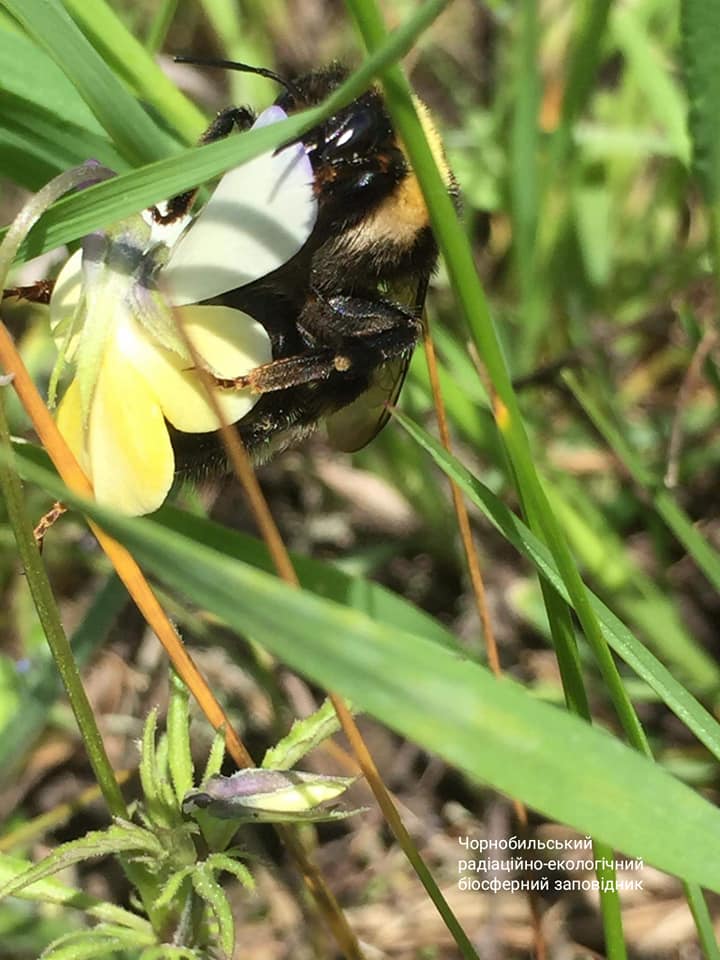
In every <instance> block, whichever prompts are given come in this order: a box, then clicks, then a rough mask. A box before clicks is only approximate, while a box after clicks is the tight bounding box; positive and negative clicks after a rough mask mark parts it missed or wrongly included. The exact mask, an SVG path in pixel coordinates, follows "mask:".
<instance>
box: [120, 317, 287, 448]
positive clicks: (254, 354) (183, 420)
mask: <svg viewBox="0 0 720 960" xmlns="http://www.w3.org/2000/svg"><path fill="white" fill-rule="evenodd" d="M182 319H183V322H184V324H185V329H186V331H187V334H188V336H189V337H190V338H191V340H192V342H193V344H194V345H195V348H196V349H197V351H198V353H199V354H200V356H201V357H202V358H203V360H204V361H205V363H206V364H207V366H208V367H209V368H210V369H211V370H213V371H214V372H215V373H216V374H217V375H218V376H222V377H237V376H241V375H243V374H245V373H247V372H248V371H249V370H252V369H253V368H254V367H257V366H259V365H260V364H262V363H267V362H268V361H269V360H271V359H272V352H271V347H270V338H269V337H268V335H267V333H266V332H265V330H264V329H263V327H262V326H261V325H260V324H259V323H257V322H256V321H255V320H253V319H252V317H249V316H248V315H247V314H245V313H242V312H241V311H240V310H234V309H232V308H230V307H221V306H202V307H197V306H196V307H184V308H182ZM118 346H119V349H120V350H122V351H123V353H124V354H125V356H126V357H127V359H128V360H129V361H130V363H132V364H133V365H134V366H135V368H136V369H137V370H138V371H139V372H141V373H142V375H143V376H144V377H145V379H146V380H147V381H148V383H150V384H151V385H152V390H153V391H154V393H155V397H156V402H157V403H159V404H160V406H161V407H162V410H163V413H164V414H165V416H166V417H167V419H168V420H169V421H170V423H172V424H173V426H175V427H177V429H178V430H182V431H183V432H185V433H205V432H207V431H210V430H217V429H218V428H219V426H220V425H219V423H218V421H217V417H216V416H215V412H214V410H213V408H212V406H211V405H210V402H209V400H208V398H207V394H206V392H205V388H204V386H203V384H202V381H201V379H200V376H199V374H198V372H197V371H196V370H193V369H189V367H190V363H189V361H188V360H184V359H183V358H182V357H179V356H177V354H174V353H172V352H171V351H170V350H166V349H164V348H162V347H160V346H158V345H157V344H156V343H154V342H153V341H152V340H151V339H150V337H149V336H148V335H147V334H146V333H145V331H144V330H143V329H142V327H140V325H139V324H137V323H135V322H131V323H123V325H122V329H121V330H119V331H118ZM217 397H218V400H219V403H220V409H221V410H222V413H223V417H224V418H225V420H226V422H227V423H235V422H236V421H237V420H239V419H240V418H241V417H244V416H245V414H246V413H247V412H248V411H249V410H251V409H252V407H253V406H254V405H255V404H256V403H257V401H258V399H259V397H258V396H257V395H255V394H251V393H250V391H249V390H218V391H217Z"/></svg>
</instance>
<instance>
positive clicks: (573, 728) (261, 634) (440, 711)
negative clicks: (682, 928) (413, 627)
mask: <svg viewBox="0 0 720 960" xmlns="http://www.w3.org/2000/svg"><path fill="white" fill-rule="evenodd" d="M32 473H33V475H35V476H38V477H39V476H41V473H40V471H38V470H37V468H33V470H32ZM43 479H44V483H45V484H46V485H47V486H48V487H49V488H50V489H51V491H52V492H53V493H54V494H55V495H56V496H62V498H63V499H64V500H66V502H70V503H73V504H79V503H80V498H78V497H76V496H74V495H72V494H70V493H69V492H68V493H65V492H63V493H61V489H62V488H61V486H60V485H59V484H57V483H56V482H54V481H53V479H52V477H49V476H47V475H43ZM84 511H85V512H87V513H88V514H89V515H90V516H92V517H93V518H94V519H96V520H97V521H98V522H99V523H100V524H101V526H102V527H103V528H104V529H106V530H107V531H108V532H109V533H111V534H112V535H113V536H115V537H116V538H117V539H119V540H120V541H121V542H123V543H125V545H126V546H128V548H129V549H130V550H131V551H132V552H133V553H134V554H135V556H136V557H137V559H138V560H139V561H140V562H142V563H144V564H145V565H146V566H147V568H148V569H149V570H151V571H152V572H153V573H154V574H155V575H156V576H157V577H159V578H160V580H161V581H162V582H164V583H165V584H166V585H167V586H169V587H172V588H173V589H176V590H179V591H181V592H182V593H184V594H185V595H186V596H187V597H188V598H189V599H190V600H192V601H193V602H197V603H201V604H203V606H205V607H206V608H207V609H209V610H212V611H213V612H214V613H216V614H217V615H218V616H219V617H220V618H221V619H223V620H224V621H226V622H227V623H228V624H229V625H231V626H233V627H234V628H235V629H236V630H237V631H238V632H239V633H241V634H245V633H250V634H252V636H253V637H254V638H257V640H258V641H259V642H260V643H262V644H263V645H264V646H266V647H267V648H268V649H269V650H270V651H271V652H273V653H274V654H275V655H276V656H280V657H282V658H283V659H284V660H285V661H286V662H287V663H289V664H290V665H291V666H292V667H294V668H295V669H297V670H300V671H301V672H302V673H303V674H305V675H306V676H308V677H311V678H312V679H313V680H315V681H316V682H318V683H321V684H323V685H324V686H326V687H328V688H330V689H335V690H338V691H339V692H340V693H342V694H343V695H345V696H347V697H349V698H350V699H351V700H352V701H353V702H354V703H355V704H356V705H357V706H358V707H363V708H365V709H367V710H368V711H369V712H370V713H372V714H373V715H374V716H376V717H377V718H378V719H380V720H382V721H383V722H385V723H387V724H388V725H389V726H391V727H392V728H393V729H395V730H397V731H399V732H400V733H402V734H403V735H405V736H408V737H410V738H411V739H413V740H414V741H415V742H417V743H419V744H421V745H422V746H423V747H425V748H426V749H428V750H430V751H432V752H435V753H438V754H440V755H441V756H443V757H444V758H445V759H446V760H448V761H449V762H450V763H452V764H455V765H456V766H457V767H458V768H459V769H461V770H463V771H465V772H466V773H467V774H468V775H470V776H471V777H473V778H475V779H477V780H480V781H482V782H486V783H490V784H492V785H493V786H495V787H496V788H497V789H499V790H502V791H503V792H505V793H507V794H509V795H510V796H513V797H517V798H518V799H519V800H522V801H523V802H524V803H526V804H528V806H530V807H532V808H534V809H536V810H539V811H540V812H542V813H544V814H546V815H547V816H549V817H552V818H554V819H557V820H560V821H562V822H565V823H568V824H569V825H571V826H573V827H574V828H576V829H578V830H580V831H581V832H584V833H589V834H592V835H593V836H596V837H598V838H600V839H602V840H603V841H604V842H606V843H608V844H610V845H612V846H613V847H615V848H618V849H620V850H622V851H623V852H624V853H626V854H628V855H631V856H635V857H643V858H644V859H646V860H647V861H649V862H650V863H652V864H653V865H655V866H656V867H658V868H659V869H662V870H666V871H668V872H670V873H674V874H677V875H679V876H682V877H683V878H685V879H688V880H691V881H695V882H697V883H700V884H701V885H703V886H706V887H708V888H710V889H713V890H720V813H719V812H718V811H717V810H716V809H715V808H714V807H713V806H712V805H711V804H709V803H708V802H707V801H706V800H704V799H703V798H702V797H700V796H699V795H698V794H697V793H695V792H694V791H693V790H691V789H690V788H689V787H687V786H685V785H684V784H682V783H680V782H679V781H677V780H676V779H675V778H674V777H672V776H670V775H669V774H668V773H666V772H665V771H663V770H662V769H660V768H659V767H657V766H655V765H654V764H653V763H651V762H650V761H649V760H647V759H645V758H644V757H643V756H641V755H640V754H638V753H637V752H636V751H634V750H631V749H630V748H628V747H626V746H625V745H624V744H622V743H620V742H619V741H617V740H615V739H613V738H612V737H611V736H610V735H609V734H608V733H607V732H605V731H603V730H601V729H597V728H593V727H590V726H588V725H587V724H586V723H584V722H582V721H580V720H578V719H577V718H576V717H573V716H570V715H568V714H567V713H565V712H564V711H562V710H559V709H556V708H554V707H550V706H548V705H547V704H544V703H541V702H538V701H537V700H536V699H534V698H533V697H532V696H530V695H529V694H528V693H527V691H525V690H524V689H523V688H522V687H520V686H519V685H518V684H516V683H514V682H512V681H510V680H497V679H496V678H494V677H493V676H492V675H491V674H490V673H489V671H487V670H485V669H484V668H483V667H480V666H478V665H477V664H474V663H470V662H468V661H467V660H465V659H463V658H462V657H461V656H458V655H457V654H456V653H453V652H451V651H449V650H448V649H446V648H445V647H442V646H440V645H438V644H436V643H433V642H431V641H428V640H427V639H425V638H423V637H420V636H417V635H413V634H411V633H408V632H406V631H402V630H398V629H396V628H391V627H388V626H387V625H385V624H383V623H382V622H379V621H376V620H372V619H370V618H369V617H367V616H366V615H364V614H361V613H358V612H357V611H353V610H348V609H345V608H343V607H341V606H339V605H338V604H336V603H332V602H330V601H327V600H323V599H321V598H319V597H316V596H314V595H312V594H309V593H307V592H306V591H304V590H292V589H290V588H289V587H288V586H287V585H285V584H283V583H280V582H279V581H278V580H276V579H275V578H274V577H270V576H268V575H267V574H264V573H262V572H260V571H258V570H255V569H252V568H250V567H248V566H247V565H246V564H244V563H241V562H240V561H238V560H236V559H234V558H230V557H227V556H225V555H223V554H221V553H218V552H216V551H214V550H210V549H208V548H207V547H204V546H201V545H199V544H197V543H194V542H193V541H191V540H188V539H186V538H183V537H180V536H178V535H177V534H173V533H171V532H170V531H168V530H167V529H163V528H162V527H159V526H158V525H157V524H156V523H154V522H153V521H152V520H149V519H143V520H139V519H129V518H125V517H119V516H116V515H113V514H112V513H110V512H109V511H107V510H104V509H102V508H100V507H98V506H97V505H96V504H91V503H85V504H84ZM339 638H341V642H338V641H339ZM479 743H480V744H482V750H478V749H477V745H478V744H479Z"/></svg>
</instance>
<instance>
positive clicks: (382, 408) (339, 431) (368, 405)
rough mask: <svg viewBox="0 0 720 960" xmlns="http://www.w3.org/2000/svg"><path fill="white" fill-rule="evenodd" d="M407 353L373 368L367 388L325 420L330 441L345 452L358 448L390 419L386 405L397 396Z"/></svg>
mask: <svg viewBox="0 0 720 960" xmlns="http://www.w3.org/2000/svg"><path fill="white" fill-rule="evenodd" d="M409 363H410V356H409V355H408V356H407V357H398V358H397V359H395V360H389V361H388V362H387V363H384V364H383V365H382V366H381V367H378V369H377V370H376V371H375V376H374V377H373V382H372V383H371V385H370V388H369V389H368V390H366V391H365V393H363V394H361V395H360V396H359V397H358V398H357V399H356V400H353V402H352V403H349V404H348V405H347V406H346V407H343V408H342V410H338V411H337V413H332V414H330V416H329V417H327V418H326V420H325V425H326V428H327V433H328V438H329V440H330V443H331V444H332V445H333V446H334V447H335V448H336V449H337V450H342V451H343V452H344V453H354V452H355V451H356V450H361V449H362V448H363V447H364V446H366V445H367V444H368V443H370V441H371V440H372V439H373V438H374V437H376V436H377V434H378V433H380V431H381V430H382V428H383V427H384V426H385V424H386V423H387V422H388V419H389V418H390V411H389V410H388V404H390V405H392V404H394V403H395V401H396V400H397V398H398V397H399V396H400V390H401V389H402V385H403V382H404V380H405V374H406V373H407V368H408V365H409Z"/></svg>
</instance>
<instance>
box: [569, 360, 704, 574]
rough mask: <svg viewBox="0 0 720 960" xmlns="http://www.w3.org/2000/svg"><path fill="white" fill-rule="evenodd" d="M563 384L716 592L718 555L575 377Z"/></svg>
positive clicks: (571, 376) (572, 376) (570, 376)
mask: <svg viewBox="0 0 720 960" xmlns="http://www.w3.org/2000/svg"><path fill="white" fill-rule="evenodd" d="M564 380H565V382H566V383H567V384H568V386H569V387H570V389H571V390H572V392H573V394H574V395H575V398H576V399H577V401H578V402H579V403H580V405H581V406H582V408H583V410H584V411H585V413H586V414H587V415H588V417H590V419H591V420H592V422H593V423H594V424H595V426H596V427H597V428H598V430H599V431H600V433H601V434H602V435H603V437H604V438H605V440H606V441H607V443H608V445H609V446H610V447H611V448H612V450H613V451H614V452H615V453H616V454H617V456H618V457H619V458H620V460H621V461H622V462H623V463H624V464H625V466H626V467H627V469H628V470H629V471H630V473H631V475H632V477H633V479H634V480H635V482H636V483H637V484H638V485H639V486H640V487H642V488H643V489H644V490H645V491H647V493H648V494H649V495H650V497H651V500H652V504H653V506H654V507H655V510H656V511H657V513H658V515H659V516H661V517H662V519H663V520H664V521H665V523H666V524H667V526H668V527H669V529H670V530H672V532H673V533H674V534H675V536H676V537H677V539H678V540H679V541H680V543H681V544H682V545H683V546H684V547H685V549H686V550H687V552H688V553H689V554H690V556H691V557H692V558H693V560H694V561H695V563H696V564H697V565H698V567H699V568H700V569H701V570H702V571H703V573H704V574H705V576H706V577H707V578H708V580H709V581H710V583H711V584H712V585H713V586H714V587H715V589H716V590H720V553H718V551H717V550H715V549H714V548H713V547H712V546H711V545H710V543H708V541H707V540H706V539H705V538H704V537H703V535H702V534H701V533H699V532H698V530H697V529H696V528H695V527H694V526H693V523H692V521H691V520H690V518H689V517H688V515H687V514H686V513H685V511H684V510H683V509H682V507H680V506H679V504H678V503H677V501H676V500H675V498H674V497H673V495H672V494H671V493H670V492H669V491H668V490H665V489H663V488H662V487H661V486H660V482H659V480H658V478H657V477H655V476H654V474H653V472H652V470H651V469H650V468H648V467H646V466H645V464H644V463H643V462H642V460H641V459H640V457H639V456H638V454H637V453H635V451H634V450H633V448H632V447H631V446H630V444H629V443H628V441H627V440H626V439H625V437H624V436H623V435H622V433H621V431H620V430H619V429H618V428H617V427H616V426H615V424H613V423H612V421H611V420H610V419H609V417H607V416H606V415H605V414H604V413H603V411H602V410H600V407H599V406H598V404H597V403H595V401H594V400H593V399H592V397H591V396H590V393H589V392H588V391H587V390H585V389H584V388H583V387H582V386H581V384H580V381H579V380H578V379H577V377H575V376H574V375H572V374H565V375H564Z"/></svg>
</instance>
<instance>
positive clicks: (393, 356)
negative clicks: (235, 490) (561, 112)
mask: <svg viewBox="0 0 720 960" xmlns="http://www.w3.org/2000/svg"><path fill="white" fill-rule="evenodd" d="M178 59H181V60H185V61H186V62H193V63H200V64H203V65H208V66H222V67H229V68H233V69H239V70H245V71H249V72H253V73H259V74H261V75H262V76H265V77H268V78H270V79H272V80H275V81H277V82H278V83H280V84H281V85H282V86H283V88H284V89H283V92H282V93H281V94H280V96H279V97H278V98H277V99H276V101H275V103H276V104H277V105H278V106H280V107H281V108H282V109H283V110H284V111H285V112H286V113H288V114H293V113H296V112H298V111H300V110H303V109H307V108H309V107H313V106H316V105H318V104H319V103H321V102H322V101H323V100H324V99H325V98H326V97H327V96H328V95H329V94H330V93H331V92H332V91H333V90H335V89H336V88H337V87H338V86H339V85H340V84H341V83H342V82H343V81H344V80H345V79H346V77H347V75H348V71H347V69H346V68H345V67H343V66H341V65H339V64H332V65H330V66H329V67H326V68H324V69H322V70H318V71H314V72H311V73H307V74H304V75H302V76H299V77H297V78H295V79H293V80H285V79H283V78H282V77H280V76H278V75H277V74H275V73H273V72H272V71H269V70H265V69H262V68H256V67H248V66H246V65H244V64H237V63H234V62H232V61H198V60H193V59H191V58H178ZM416 106H417V108H418V111H419V113H420V117H421V120H422V122H423V125H424V127H425V131H426V133H427V135H428V139H429V142H430V144H431V146H432V149H433V152H434V155H435V158H436V160H437V162H438V165H439V167H440V169H441V171H442V172H443V174H444V178H445V182H446V184H447V187H448V191H449V192H450V193H451V195H452V196H453V197H456V195H457V190H456V185H455V181H454V179H453V176H452V173H451V172H450V169H449V167H448V164H447V161H446V159H445V156H444V153H443V149H442V146H441V143H440V139H439V136H438V134H437V132H436V130H435V128H434V126H433V125H432V122H431V120H430V118H429V115H428V111H427V109H426V108H425V106H424V104H422V103H420V102H419V101H418V102H417V104H416ZM253 120H254V115H253V113H252V112H251V111H250V110H248V109H245V108H230V109H228V110H225V111H223V112H221V113H220V114H218V117H217V118H216V120H215V121H214V123H213V124H212V125H211V127H210V128H209V130H208V131H207V133H206V134H205V135H204V137H203V140H204V142H208V141H210V140H214V139H218V138H219V137H223V136H226V135H228V134H229V133H230V132H232V130H233V129H234V128H238V129H239V130H241V131H242V130H247V129H248V128H249V127H250V126H251V125H252V123H253ZM301 140H302V143H303V144H304V146H305V149H306V151H307V154H308V156H309V158H310V161H311V163H312V167H313V171H314V190H315V193H316V197H317V200H318V218H317V222H316V224H315V227H314V229H313V232H312V234H311V236H310V238H309V240H308V241H307V243H306V244H305V246H304V247H303V249H302V250H301V251H300V252H299V253H298V254H297V255H296V256H295V257H293V259H292V260H290V261H289V262H288V263H286V264H284V265H283V266H282V267H280V268H279V269H278V270H276V271H275V272H274V273H272V274H270V275H268V276H266V277H263V278H262V279H261V280H258V281H256V282H255V283H253V284H251V285H249V286H246V287H243V288H242V290H239V291H236V292H235V293H231V294H229V295H226V297H225V298H224V301H225V302H226V303H228V304H229V305H231V306H233V307H237V308H238V309H241V310H244V311H245V312H247V313H249V314H250V315H251V316H252V317H254V318H255V319H256V320H258V321H259V322H260V323H261V324H262V325H263V326H264V327H265V329H266V330H267V332H268V335H269V337H270V339H271V343H272V357H273V359H272V361H271V362H269V363H266V364H264V365H263V366H260V367H257V368H256V369H255V370H253V371H251V372H250V374H248V375H247V376H244V377H238V378H237V379H235V380H218V381H217V382H218V384H219V385H220V386H222V387H225V388H227V389H238V388H248V387H249V388H250V389H251V390H252V391H253V392H255V393H257V394H260V399H259V401H258V402H257V404H256V405H255V406H254V407H253V409H252V410H251V411H250V412H249V413H248V414H247V415H246V416H245V417H244V418H242V419H241V420H239V421H237V422H236V423H235V425H234V426H235V428H236V429H237V430H238V431H239V433H240V436H241V439H242V440H243V442H244V444H245V446H246V448H247V450H248V451H249V453H250V455H251V456H252V458H253V460H254V461H255V462H256V463H262V462H264V461H266V460H268V459H269V458H270V457H271V456H273V455H274V454H275V453H277V452H279V451H281V450H283V449H285V448H287V447H288V446H290V445H293V444H295V443H297V442H298V441H300V440H302V439H303V438H304V437H306V436H307V435H308V434H310V433H311V432H312V431H313V430H314V429H315V428H316V426H317V425H318V423H319V422H321V421H324V423H325V425H326V428H327V432H328V436H329V439H330V442H331V443H332V445H333V446H334V447H336V448H337V449H340V450H343V451H347V452H352V451H355V450H359V449H360V448H362V447H363V446H365V445H366V444H367V443H369V441H370V440H371V439H372V438H373V437H374V436H375V435H376V434H377V433H378V432H379V431H380V430H381V429H382V427H383V425H384V424H385V422H386V421H387V419H388V416H389V411H388V406H387V405H388V403H393V402H394V401H395V400H396V399H397V397H398V394H399V392H400V389H401V387H402V383H403V380H404V377H405V373H406V371H407V367H408V364H409V362H410V358H411V356H412V352H413V349H414V347H415V345H416V343H417V341H418V339H419V337H420V334H421V330H422V312H423V306H424V301H425V296H426V291H427V286H428V281H429V278H430V276H431V274H432V273H433V271H434V269H435V266H436V263H437V257H438V250H437V246H436V243H435V240H434V238H433V235H432V231H431V228H430V223H429V217H428V212H427V208H426V206H425V202H424V199H423V196H422V193H421V190H420V186H419V184H418V181H417V179H416V177H415V174H414V173H413V171H412V169H411V167H410V163H409V160H408V157H407V155H406V153H405V150H404V147H403V144H402V143H401V141H400V140H399V139H398V137H397V135H396V133H395V131H394V130H393V126H392V123H391V121H390V117H389V115H388V113H387V110H386V108H385V105H384V103H383V99H382V96H381V94H380V92H379V90H378V89H377V88H375V87H373V88H371V89H370V90H368V91H367V92H366V93H364V94H363V95H362V96H361V97H359V98H358V99H357V100H355V101H353V102H352V103H351V104H349V105H348V106H347V107H345V108H344V109H342V110H340V111H338V112H337V113H336V114H333V115H332V116H331V117H329V118H328V119H327V120H325V121H324V122H323V123H322V124H320V125H319V126H317V127H315V128H313V129H311V130H310V131H309V132H308V133H306V134H305V135H304V136H303V137H302V138H301ZM186 202H187V195H185V196H184V197H178V198H175V200H174V201H171V204H170V207H169V208H168V213H167V214H166V215H165V216H166V217H172V216H173V215H175V212H174V211H175V209H177V210H181V209H182V207H183V205H185V204H186ZM172 437H173V446H174V448H175V451H176V456H177V463H178V467H179V470H180V472H181V473H184V472H191V473H192V472H197V469H198V468H200V469H202V470H207V469H208V468H212V467H213V466H217V465H219V464H220V463H223V462H224V453H223V451H222V449H221V447H220V445H219V442H218V435H217V434H216V433H210V434H183V433H180V432H178V431H174V432H173V435H172Z"/></svg>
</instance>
